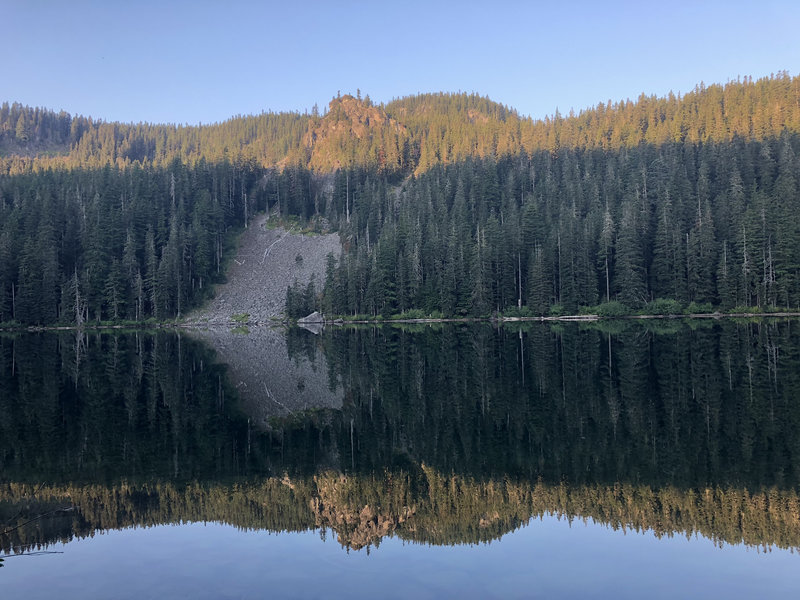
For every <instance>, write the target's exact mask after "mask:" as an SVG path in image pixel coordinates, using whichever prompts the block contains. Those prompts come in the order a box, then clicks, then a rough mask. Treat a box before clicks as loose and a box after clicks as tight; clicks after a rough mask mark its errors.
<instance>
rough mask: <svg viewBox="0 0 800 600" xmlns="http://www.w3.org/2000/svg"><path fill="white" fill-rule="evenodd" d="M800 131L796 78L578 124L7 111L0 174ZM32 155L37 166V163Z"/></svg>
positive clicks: (478, 101)
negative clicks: (109, 116) (135, 119)
mask: <svg viewBox="0 0 800 600" xmlns="http://www.w3.org/2000/svg"><path fill="white" fill-rule="evenodd" d="M784 129H787V130H789V131H800V77H790V76H789V75H788V74H787V73H785V72H779V73H778V74H777V75H775V76H771V77H766V78H762V79H759V80H757V81H754V80H753V79H752V78H747V77H745V78H744V79H743V80H737V81H732V82H729V83H726V84H724V85H718V84H715V85H708V86H706V85H703V84H701V85H699V86H697V87H696V88H695V89H694V90H693V91H692V92H690V93H687V94H685V95H684V96H682V97H681V96H675V95H673V94H670V95H668V96H667V97H664V98H658V97H655V96H646V95H645V94H642V95H641V96H639V97H638V98H637V99H636V100H630V99H628V100H622V101H618V102H612V101H610V100H609V101H608V102H601V103H598V104H597V105H596V106H595V107H591V108H586V109H584V110H582V111H580V112H579V113H578V114H574V113H570V114H569V115H567V116H563V115H560V114H558V113H556V114H555V115H553V116H549V117H546V118H544V119H532V118H529V117H522V116H520V115H518V114H517V112H516V111H515V110H514V109H513V108H509V107H506V106H503V105H501V104H498V103H496V102H493V101H491V100H490V99H489V98H486V97H483V96H479V95H477V94H466V93H455V94H452V93H438V94H419V95H415V96H408V97H405V98H400V99H396V100H392V101H391V102H389V103H387V104H381V105H373V104H372V102H371V101H370V99H369V97H368V96H367V97H365V98H363V99H362V98H360V97H358V98H354V97H353V96H350V95H347V94H345V95H340V96H337V97H334V98H333V99H332V100H331V102H330V104H329V106H328V111H327V112H326V114H324V115H322V116H320V115H318V114H312V115H308V114H300V113H271V112H265V113H262V114H260V115H249V116H236V117H233V118H231V119H229V120H227V121H225V122H222V123H215V124H211V125H197V126H188V125H170V124H161V125H159V124H149V123H137V124H126V123H113V122H110V123H109V122H104V121H102V120H97V119H92V118H87V117H83V116H72V115H69V114H67V113H65V112H63V111H62V112H59V113H56V112H54V111H51V110H48V109H44V108H33V107H27V106H22V105H20V104H18V103H13V104H9V103H8V102H5V103H3V104H2V105H0V158H2V159H3V160H2V162H0V167H2V168H0V172H3V171H6V172H18V171H20V170H24V169H26V168H30V167H35V166H39V167H46V166H62V167H70V168H72V167H100V166H103V165H105V164H106V163H109V164H111V165H117V166H120V167H125V166H129V165H131V164H133V163H135V162H139V163H143V164H144V163H152V164H154V165H156V166H164V165H168V164H169V163H170V162H171V161H173V160H175V159H179V160H181V161H183V162H188V163H194V162H196V161H199V160H203V161H207V162H216V161H225V160H227V161H232V162H244V163H248V164H254V165H258V166H260V167H262V168H268V167H274V166H285V165H287V164H292V165H297V166H302V167H304V168H308V169H312V170H314V171H316V172H325V171H330V170H333V169H336V168H342V167H350V168H354V167H358V168H366V169H377V170H378V171H380V172H382V173H385V174H392V173H398V174H408V173H410V172H415V173H417V174H419V173H422V172H424V171H426V170H427V169H429V168H430V167H432V166H434V165H436V164H442V163H445V164H449V163H453V162H457V161H460V160H463V159H465V158H468V157H488V156H495V157H499V156H503V155H507V154H516V153H518V152H521V151H524V152H526V153H528V154H531V153H533V152H536V151H538V150H549V151H551V152H557V151H558V149H560V148H566V149H568V148H572V149H578V148H583V149H592V148H597V149H603V150H617V149H620V148H632V147H635V146H637V145H638V144H640V143H647V144H656V145H660V144H664V143H675V142H679V143H683V142H687V143H708V142H715V143H721V142H725V141H730V140H732V139H734V138H743V139H764V138H765V137H768V136H774V135H778V134H780V132H781V131H783V130H784ZM34 157H35V158H34Z"/></svg>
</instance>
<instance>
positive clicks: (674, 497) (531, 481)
mask: <svg viewBox="0 0 800 600" xmlns="http://www.w3.org/2000/svg"><path fill="white" fill-rule="evenodd" d="M797 327H798V323H797V322H794V321H783V322H769V323H734V322H730V321H725V322H721V323H717V322H699V323H698V322H692V323H691V326H689V325H682V324H680V323H677V322H672V321H667V322H664V321H657V322H652V323H645V324H641V323H612V324H601V325H578V324H563V325H556V326H550V325H542V324H539V323H535V324H525V325H523V326H519V325H515V326H513V327H499V328H497V327H492V326H489V325H470V326H466V325H465V326H437V327H431V326H427V325H426V326H411V327H400V326H397V327H383V328H373V327H365V328H343V329H329V330H326V331H325V332H324V333H323V334H322V335H320V336H315V335H313V334H312V333H309V332H307V331H303V330H289V331H288V332H286V333H285V334H284V333H280V332H275V331H269V332H267V331H257V332H254V333H253V334H252V335H253V337H249V336H247V337H248V339H247V340H246V344H243V343H242V342H237V338H240V337H242V336H235V335H234V334H226V333H223V332H213V333H202V332H201V333H200V334H192V335H191V336H184V335H180V334H176V333H158V334H147V333H138V334H90V335H77V336H76V335H75V334H69V335H67V334H58V335H56V334H37V335H23V336H16V337H14V336H10V337H0V411H2V412H1V413H0V414H2V415H3V418H2V419H0V478H1V479H0V524H3V530H4V531H7V533H5V534H3V535H2V536H0V547H2V549H3V550H6V551H8V550H11V549H13V550H16V551H20V550H24V549H31V548H36V547H40V546H42V545H46V544H49V543H52V542H55V541H59V540H60V541H65V540H69V539H71V538H72V537H75V536H77V537H83V536H87V535H91V534H92V533H93V532H95V531H97V530H104V529H110V528H121V527H128V526H134V525H138V526H149V525H156V524H161V523H175V522H180V521H220V522H225V523H230V524H233V525H236V526H238V527H242V528H248V529H249V528H252V529H267V530H270V531H300V530H307V529H317V528H319V529H321V530H322V531H323V532H325V531H326V530H328V529H330V530H333V531H335V532H336V534H337V537H338V539H339V541H340V542H341V543H342V545H343V546H346V547H349V548H356V549H357V548H363V547H369V546H377V545H379V544H380V541H381V539H383V538H384V537H385V536H388V535H393V536H398V537H400V538H402V539H406V540H409V541H415V542H424V543H434V544H457V543H478V542H482V541H488V540H492V539H496V538H498V537H499V536H502V535H503V534H504V533H506V532H508V531H511V530H513V529H515V528H517V527H519V526H522V525H524V524H525V523H527V522H528V521H529V520H530V519H531V517H536V516H540V515H544V514H550V513H555V514H558V515H561V516H564V517H565V518H569V519H573V518H578V519H585V518H592V519H593V520H595V521H598V522H602V523H607V524H609V525H610V526H612V527H614V528H626V529H627V528H631V529H636V530H641V529H648V530H652V531H654V532H655V533H656V534H657V535H659V536H661V535H674V534H680V535H691V534H694V533H700V534H702V535H704V536H706V537H709V538H711V539H714V540H716V541H717V542H719V543H723V542H725V543H732V544H736V543H742V542H743V543H746V544H750V545H761V546H778V547H790V548H800V500H798V495H797V491H798V482H799V479H800V478H799V476H800V458H799V457H800V436H797V435H796V432H797V431H798V426H800V394H798V390H799V389H800V386H799V384H800V382H799V381H798V379H799V378H800V365H798V360H799V359H800V342H798V337H797ZM242 348H245V349H246V351H245V350H242ZM242 382H244V385H243V384H242ZM262 390H263V392H262ZM73 507H74V510H65V509H70V508H73ZM29 521H30V522H32V523H33V525H30V524H29V525H25V524H26V523H28V522H29Z"/></svg>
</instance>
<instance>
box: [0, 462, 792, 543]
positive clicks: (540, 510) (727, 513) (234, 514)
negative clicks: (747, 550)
mask: <svg viewBox="0 0 800 600" xmlns="http://www.w3.org/2000/svg"><path fill="white" fill-rule="evenodd" d="M21 506H22V507H25V510H24V511H19V507H21ZM73 506H74V510H72V511H70V512H66V511H64V510H63V509H69V508H70V507H73ZM54 509H57V511H56V512H55V513H53V514H51V515H49V516H48V517H47V518H46V519H43V520H41V521H37V522H36V523H35V524H34V525H33V526H30V525H29V526H24V527H20V528H19V529H15V530H13V531H12V532H10V533H9V534H8V535H0V550H3V551H8V550H9V549H13V550H14V551H17V552H20V551H23V550H30V549H32V548H36V547H39V546H40V545H46V544H50V543H54V542H57V541H69V540H71V539H73V538H74V537H87V536H90V535H93V534H94V533H95V532H96V531H102V530H108V529H119V528H123V527H130V526H152V525H159V524H168V523H178V522H187V521H195V522H197V521H209V522H212V521H213V522H221V523H228V524H231V525H234V526H237V527H241V528H244V529H256V530H266V531H273V532H281V531H305V530H310V529H323V530H324V529H330V530H332V531H334V532H335V533H336V535H337V539H338V541H339V542H340V543H341V544H342V546H343V547H346V548H352V549H360V548H364V547H369V546H373V547H374V546H378V545H379V544H380V542H381V541H382V540H383V539H384V538H386V537H399V538H401V539H404V540H408V541H413V542H419V543H426V544H437V545H453V544H475V543H481V542H488V541H491V540H494V539H498V538H500V537H501V536H503V535H504V534H506V533H508V532H510V531H513V530H515V529H517V528H519V527H521V526H523V525H525V524H526V523H527V522H528V521H529V520H530V519H531V518H535V517H541V516H543V515H547V514H553V515H556V516H559V517H564V518H568V519H589V518H590V519H593V520H594V521H596V522H598V523H604V524H607V525H608V526H610V527H612V528H614V529H623V530H634V531H644V530H647V531H652V532H653V533H654V534H655V535H656V536H659V537H661V536H672V535H694V534H700V535H703V536H705V537H707V538H709V539H712V540H714V541H715V542H717V543H718V544H723V543H729V544H741V543H744V544H746V545H749V546H762V547H773V546H775V547H780V548H793V549H797V550H800V498H798V494H797V492H796V491H782V490H778V489H775V488H770V489H764V490H760V491H752V492H751V491H747V490H744V489H740V488H735V487H730V488H721V487H717V488H713V489H711V488H709V489H679V488H676V487H665V488H652V487H650V486H647V485H634V484H618V485H602V484H589V485H579V486H570V485H568V484H566V483H559V484H552V485H551V484H546V483H544V482H541V481H538V482H534V483H531V482H527V481H518V482H515V481H509V480H489V481H476V480H474V479H471V478H466V477H462V476H458V475H446V474H443V473H440V472H438V471H435V470H433V469H430V468H428V467H425V466H423V467H422V468H420V469H416V470H413V471H411V472H409V471H403V470H399V471H386V472H384V473H382V474H378V473H373V474H370V475H343V474H341V473H339V472H332V471H331V472H323V473H319V474H317V475H313V476H304V477H295V478H290V477H288V476H283V477H271V478H265V479H255V480H238V481H236V482H233V483H224V484H223V483H214V482H209V483H198V482H190V483H187V484H176V483H174V482H164V481H161V482H146V483H138V484H134V483H119V484H115V485H111V486H107V485H101V484H92V485H76V484H65V485H51V486H43V487H41V488H38V486H34V485H28V484H15V483H9V484H4V485H0V519H2V520H3V521H4V522H5V526H6V527H8V528H12V527H15V526H16V525H18V524H20V523H24V522H26V521H29V520H30V519H31V518H35V517H36V515H37V514H42V513H45V512H46V511H51V510H54ZM10 515H13V518H11V519H9V516H10ZM534 526H535V525H534Z"/></svg>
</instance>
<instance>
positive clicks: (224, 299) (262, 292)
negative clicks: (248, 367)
mask: <svg viewBox="0 0 800 600" xmlns="http://www.w3.org/2000/svg"><path fill="white" fill-rule="evenodd" d="M266 223H267V217H266V216H265V215H260V216H259V217H258V219H257V220H254V221H253V222H252V223H251V225H250V227H249V228H248V229H247V230H246V231H245V232H244V233H242V235H241V237H240V239H239V246H238V250H237V253H236V256H235V258H234V259H233V261H232V262H231V264H230V266H229V268H228V272H227V278H228V282H227V283H225V284H222V285H220V286H218V287H217V289H216V292H215V295H214V298H213V299H212V300H210V301H209V302H208V303H207V305H206V306H204V307H203V308H201V309H199V310H197V311H194V312H193V313H192V314H190V315H189V317H188V318H189V320H190V321H194V322H199V323H207V324H209V325H214V324H217V325H232V324H236V323H240V324H244V323H264V322H267V321H269V320H270V318H273V317H279V316H282V315H283V314H284V310H285V306H286V288H288V287H289V286H291V285H292V284H293V283H294V281H295V279H297V280H298V281H299V282H300V284H301V285H306V284H307V283H308V281H309V280H310V279H311V276H312V275H313V276H314V278H315V281H316V285H317V289H318V290H320V289H322V285H323V283H324V281H325V263H326V259H327V256H328V254H329V253H331V252H332V253H333V254H334V256H336V257H337V258H338V257H339V256H340V255H341V253H342V245H341V243H340V241H339V236H338V234H335V233H331V234H327V235H315V236H308V235H300V234H297V233H292V232H289V231H286V230H285V229H283V228H280V227H278V228H274V229H270V228H268V227H266Z"/></svg>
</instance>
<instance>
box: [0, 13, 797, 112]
mask: <svg viewBox="0 0 800 600" xmlns="http://www.w3.org/2000/svg"><path fill="white" fill-rule="evenodd" d="M0 20H2V27H0V31H1V33H0V102H2V101H8V102H21V103H22V104H26V105H29V106H42V107H46V108H49V109H53V110H65V111H67V112H69V113H72V114H82V115H85V116H92V117H94V118H99V119H103V120H105V121H123V122H139V121H147V122H151V123H165V122H170V123H188V124H196V123H213V122H218V121H223V120H225V119H227V118H230V117H232V116H234V115H238V114H242V115H244V114H257V113H260V112H262V111H275V112H278V111H299V112H304V111H306V110H308V111H310V110H311V108H312V107H313V106H314V105H315V104H317V105H318V106H319V108H320V111H322V110H324V107H325V106H327V103H328V102H329V101H330V100H331V98H333V97H335V96H336V95H337V93H338V92H341V93H342V94H344V93H352V94H354V95H355V94H356V92H357V90H360V91H361V93H362V95H367V94H368V95H369V96H370V98H371V99H372V100H373V102H376V103H380V102H389V101H391V100H392V99H393V98H398V97H402V96H408V95H411V94H416V93H420V92H439V91H443V92H457V91H465V92H476V93H479V94H481V95H484V96H488V97H489V98H491V99H492V100H495V101H497V102H501V103H502V104H505V105H507V106H510V107H512V108H515V109H516V110H517V111H519V113H520V114H522V115H529V116H532V117H534V118H544V117H545V116H548V115H552V114H553V113H554V112H555V110H556V109H558V110H559V111H560V112H561V114H567V113H569V111H570V109H573V110H575V112H579V111H580V110H582V109H585V108H589V107H592V106H596V105H597V104H598V103H599V102H607V101H608V100H611V101H613V102H616V101H619V100H625V99H628V98H630V99H635V98H637V97H638V96H639V95H640V94H642V93H644V94H646V95H656V96H664V95H666V94H668V93H669V92H673V93H676V94H677V93H686V92H689V91H691V90H692V89H694V87H695V86H696V85H698V84H699V83H701V82H704V83H705V84H707V85H708V84H712V83H725V82H727V81H730V80H735V79H736V78H737V77H740V76H742V77H743V76H748V75H749V76H752V77H753V78H754V79H757V78H759V77H764V76H768V75H770V74H771V73H776V72H778V71H783V70H785V71H788V72H789V74H790V75H793V76H794V75H798V74H800V42H798V37H797V36H798V31H800V2H797V1H796V0H774V1H773V0H759V1H757V2H753V1H752V0H751V1H741V2H740V1H738V0H728V1H720V2H718V1H708V2H704V1H702V0H694V1H689V2H683V1H679V0H673V1H671V2H666V1H663V0H662V1H661V2H658V3H655V2H652V3H651V2H645V1H644V0H640V1H638V2H624V1H613V0H609V1H597V0H595V1H592V2H583V1H578V2H570V1H567V0H562V1H561V2H557V1H552V0H551V1H550V2H536V1H529V2H516V1H514V0H504V1H502V2H496V3H492V2H490V1H489V0H483V1H481V2H473V1H471V0H460V1H458V2H437V1H436V0H427V1H417V0H408V1H397V0H395V1H393V2H380V1H379V0H378V1H376V0H371V1H366V2H361V1H359V2H357V1H347V0H343V1H336V0H328V1H325V2H316V1H313V0H308V1H302V2H301V1H294V2H292V1H290V0H284V1H282V2H269V1H264V2H254V1H253V2H247V1H240V0H226V1H224V2H222V1H216V2H207V1H204V0H193V1H170V0H160V1H152V0H137V1H135V2H122V1H117V0H104V1H102V2H93V1H83V0H70V1H69V2H65V1H64V0H0Z"/></svg>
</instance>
